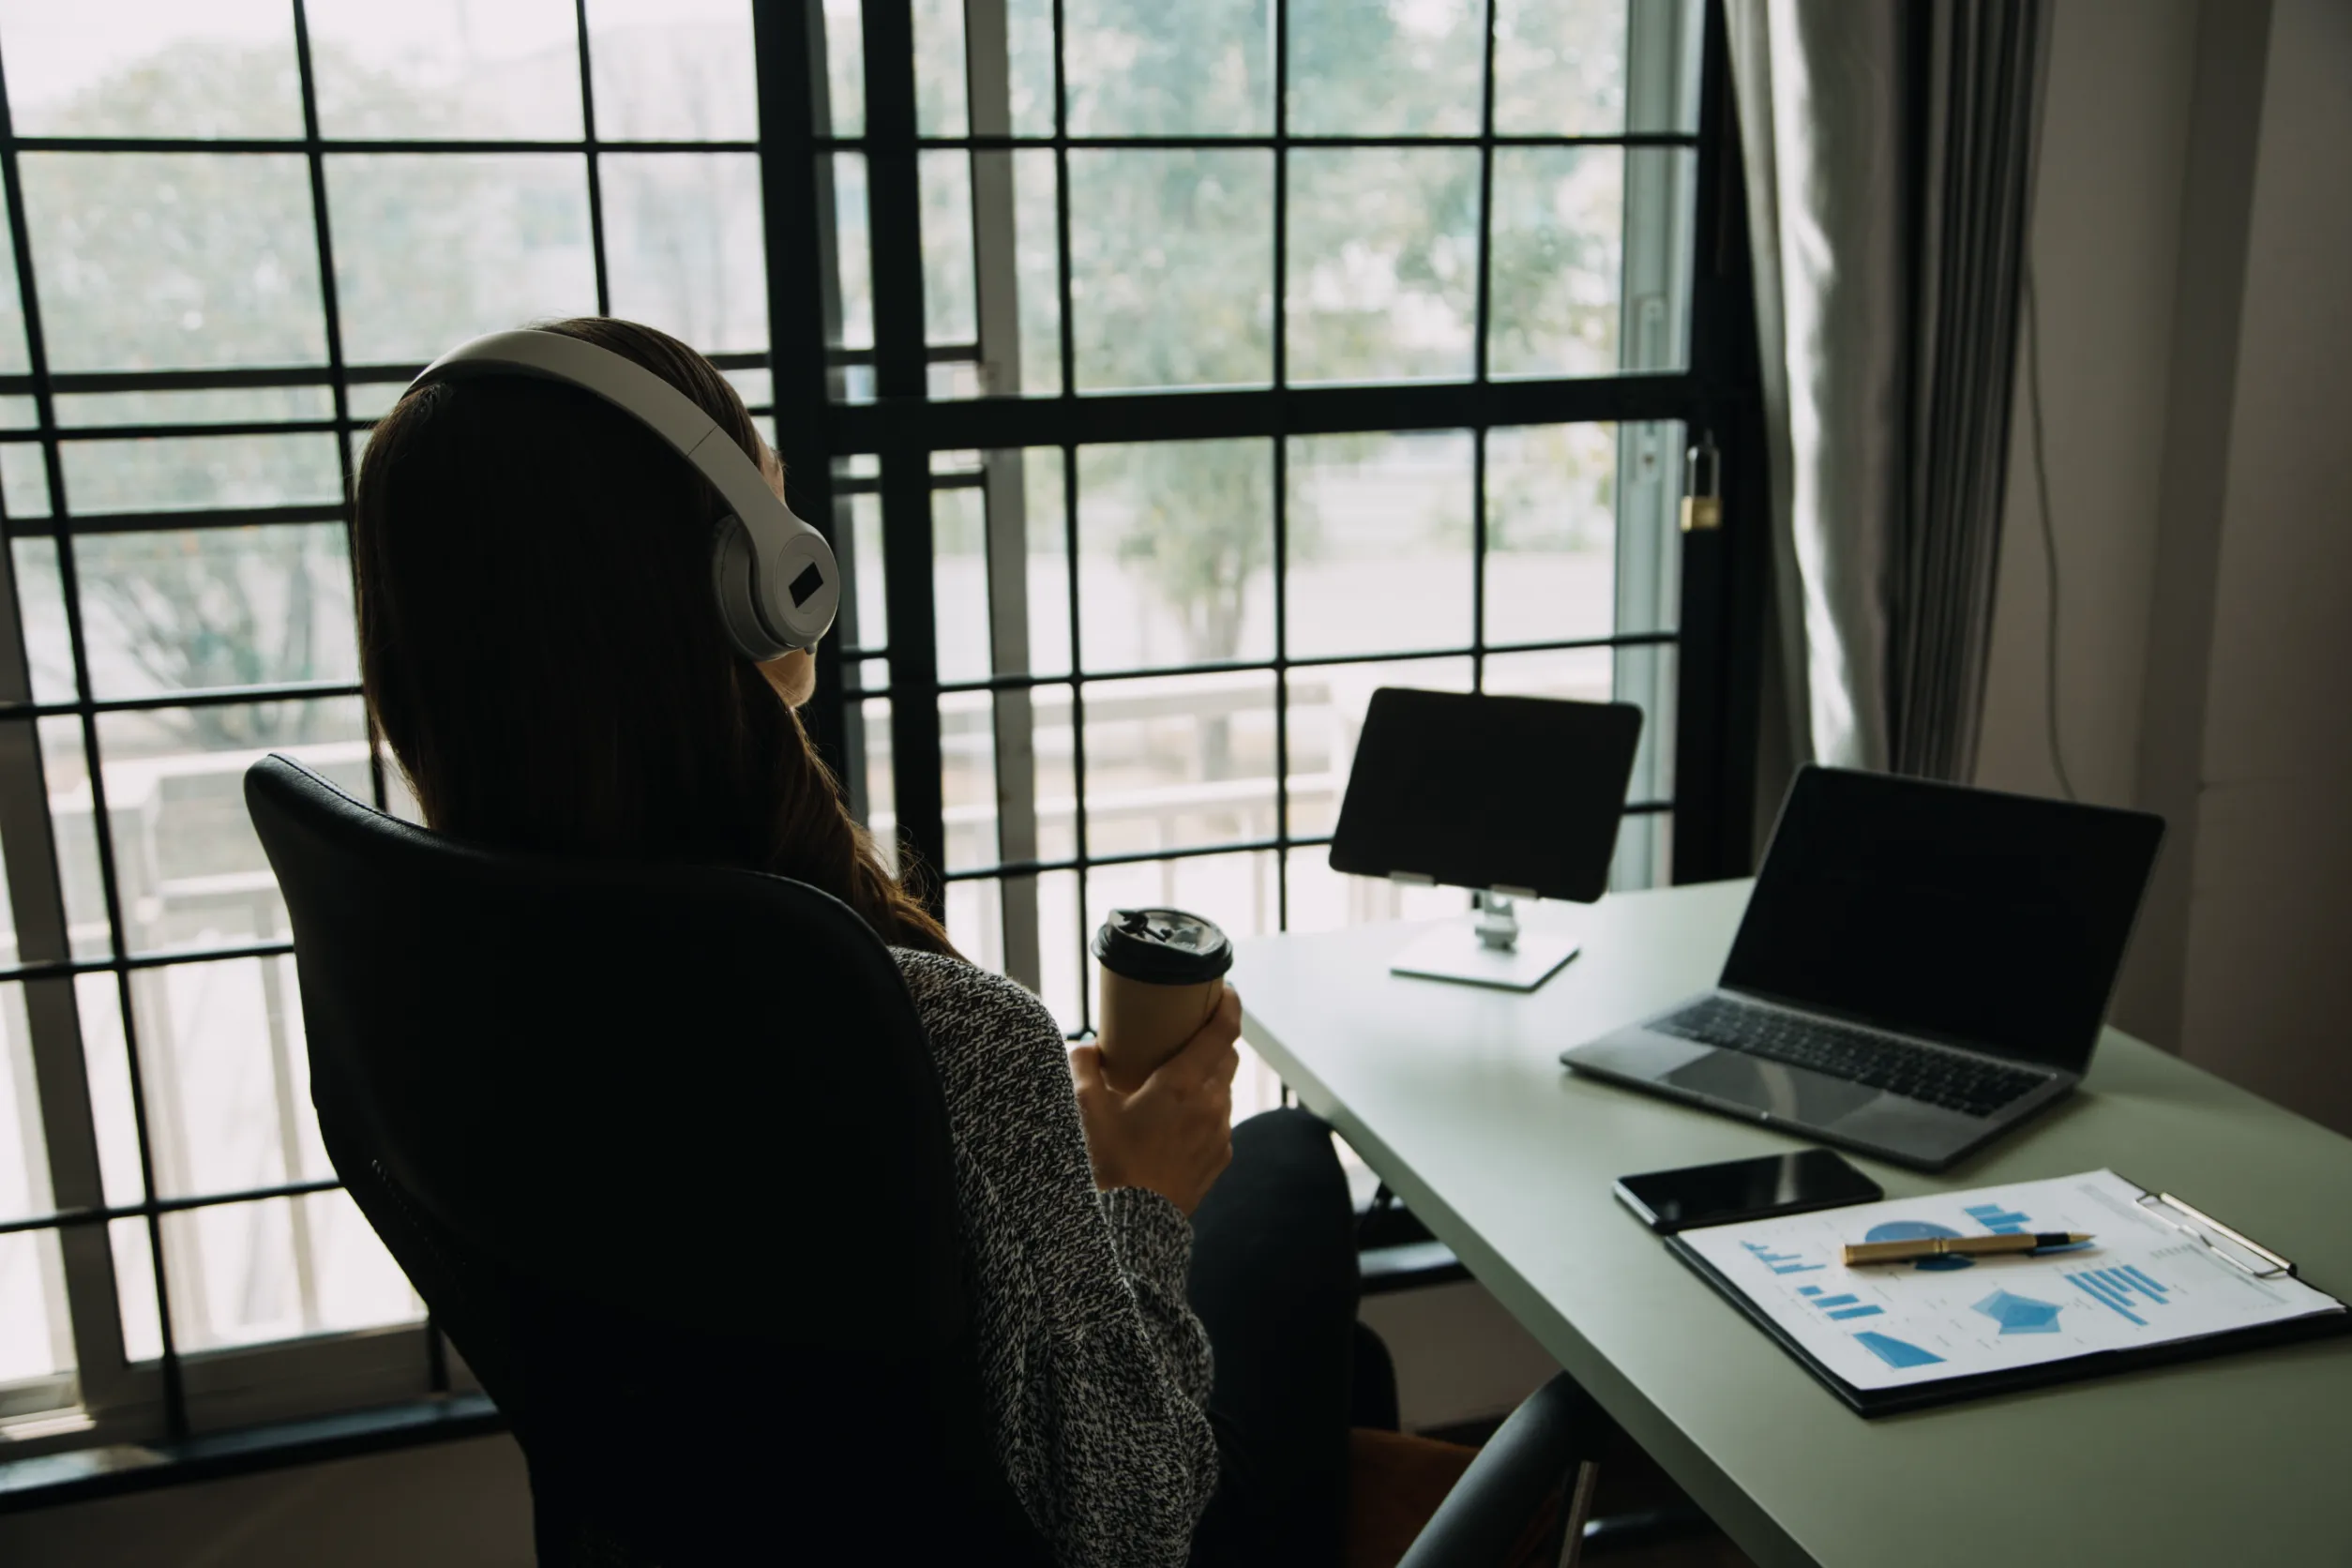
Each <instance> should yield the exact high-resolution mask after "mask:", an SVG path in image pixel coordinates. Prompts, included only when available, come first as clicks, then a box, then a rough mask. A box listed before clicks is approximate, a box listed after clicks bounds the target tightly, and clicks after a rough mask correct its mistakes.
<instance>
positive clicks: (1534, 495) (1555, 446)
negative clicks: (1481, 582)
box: [1485, 425, 1617, 643]
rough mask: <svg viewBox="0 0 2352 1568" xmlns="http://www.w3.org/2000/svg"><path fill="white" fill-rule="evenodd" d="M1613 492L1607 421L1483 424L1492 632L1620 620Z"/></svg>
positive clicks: (1488, 634) (1525, 637)
mask: <svg viewBox="0 0 2352 1568" xmlns="http://www.w3.org/2000/svg"><path fill="white" fill-rule="evenodd" d="M1616 494H1617V438H1616V430H1615V429H1614V428H1613V427H1611V426H1608V425H1529V426H1521V427H1516V428H1508V429H1502V430H1489V431H1488V432H1487V434H1486V561H1485V572H1486V631H1485V641H1488V642H1490V643H1492V642H1558V641H1567V640H1569V639H1572V638H1583V637H1606V636H1607V635H1608V634H1609V633H1610V632H1611V631H1612V630H1613V629H1615V626H1616V622H1617V513H1616Z"/></svg>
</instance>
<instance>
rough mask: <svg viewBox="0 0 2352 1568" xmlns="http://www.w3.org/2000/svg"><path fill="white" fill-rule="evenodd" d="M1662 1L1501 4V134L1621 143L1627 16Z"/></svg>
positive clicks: (1509, 0)
mask: <svg viewBox="0 0 2352 1568" xmlns="http://www.w3.org/2000/svg"><path fill="white" fill-rule="evenodd" d="M1655 3H1656V0H1496V5H1495V129H1496V131H1497V132H1499V133H1500V134H1501V135H1504V136H1613V135H1616V134H1617V133H1618V132H1619V131H1621V130H1622V129H1624V128H1625V13H1626V8H1627V7H1628V5H1629V4H1640V5H1651V4H1655Z"/></svg>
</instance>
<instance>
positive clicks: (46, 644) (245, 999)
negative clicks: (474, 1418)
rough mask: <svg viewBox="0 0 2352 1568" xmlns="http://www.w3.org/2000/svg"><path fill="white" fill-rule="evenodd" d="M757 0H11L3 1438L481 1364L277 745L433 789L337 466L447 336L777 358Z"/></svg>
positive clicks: (356, 785)
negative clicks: (423, 1284)
mask: <svg viewBox="0 0 2352 1568" xmlns="http://www.w3.org/2000/svg"><path fill="white" fill-rule="evenodd" d="M752 38H753V28H752V17H751V13H750V10H749V8H748V7H747V6H746V5H745V4H743V3H741V0H695V3H687V0H584V3H576V0H496V3H495V4H488V3H485V0H411V3H408V4H402V5H395V6H386V5H382V4H378V3H375V0H302V3H299V4H296V3H293V0H148V3H145V4H139V3H134V0H113V3H110V4H109V5H107V6H105V7H103V8H95V7H85V6H61V5H56V4H53V3H49V0H5V3H0V79H4V81H0V86H4V87H5V94H6V98H5V111H4V112H0V113H4V115H5V117H4V118H0V181H5V187H6V207H7V212H6V216H7V222H8V243H7V244H5V245H0V512H5V516H6V530H7V535H8V551H7V553H6V555H5V557H0V577H5V579H6V580H5V582H0V855H4V856H5V861H6V873H7V875H6V881H5V891H6V895H7V898H6V920H5V922H4V923H0V942H5V943H6V946H5V948H0V1432H6V1433H7V1434H8V1436H9V1437H10V1438H13V1439H14V1441H13V1442H9V1441H0V1457H6V1456H8V1455H10V1454H12V1453H16V1452H25V1451H29V1450H30V1449H31V1448H32V1447H33V1446H34V1445H35V1444H36V1443H41V1442H47V1443H59V1442H75V1441H88V1440H90V1439H91V1437H92V1436H93V1435H94V1434H92V1433H91V1432H90V1430H89V1428H90V1427H91V1425H93V1424H96V1425H97V1427H98V1434H95V1435H108V1436H113V1435H121V1434H129V1435H144V1434H151V1433H155V1432H159V1431H163V1430H167V1429H170V1428H172V1427H175V1426H185V1425H197V1426H204V1425H212V1426H218V1425H234V1424H235V1423H237V1422H240V1421H244V1420H249V1419H254V1418H259V1417H265V1416H268V1415H271V1414H276V1413H283V1412H287V1411H291V1410H299V1409H302V1408H305V1407H308V1408H313V1409H315V1408H318V1407H321V1406H332V1405H336V1404H342V1403H358V1402H364V1401H367V1400H370V1399H373V1400H382V1399H384V1398H389V1397H398V1396H400V1395H407V1394H413V1393H423V1392H425V1391H427V1390H428V1389H430V1388H433V1387H435V1386H446V1385H447V1384H448V1382H449V1381H450V1380H451V1379H452V1378H456V1379H460V1380H461V1379H462V1378H463V1369H462V1367H459V1366H453V1365H452V1364H451V1360H450V1358H449V1357H448V1356H446V1355H445V1353H443V1351H442V1348H441V1347H440V1346H439V1344H438V1342H437V1340H436V1339H435V1338H434V1337H433V1336H430V1334H428V1333H427V1332H426V1330H425V1328H424V1326H423V1324H422V1317H423V1314H422V1309H421V1307H420V1305H419V1304H418V1302H417V1300H416V1298H415V1294H414V1293H413V1292H412V1291H411V1290H410V1289H409V1287H408V1284H407V1282H406V1281H405V1280H404V1279H403V1278H402V1277H401V1275H400V1272H399V1270H398V1269H396V1268H395V1267H394V1266H393V1265H392V1263H391V1261H390V1259H388V1257H387V1256H386V1255H385V1254H384V1251H383V1249H382V1248H381V1247H380V1246H379V1245H378V1244H377V1243H376V1241H375V1238H374V1236H373V1234H372V1233H371V1232H370V1231H369V1229H368V1227H367V1225H366V1223H365V1221H364V1220H363V1219H362V1218H361V1216H360V1214H359V1213H358V1211H357V1210H356V1209H355V1208H354V1206H353V1205H352V1203H351V1202H350V1200H349V1199H347V1198H345V1197H344V1196H343V1194H342V1193H341V1192H340V1191H339V1189H338V1188H337V1187H336V1185H335V1184H334V1182H333V1181H332V1179H331V1178H332V1172H331V1171H330V1170H329V1168H328V1167H327V1164H326V1160H325V1156H324V1151H323V1150H322V1148H321V1147H320V1143H319V1138H318V1133H317V1128H316V1124H315V1123H314V1121H313V1119H312V1116H311V1111H310V1105H309V1089H308V1084H307V1063H306V1059H305V1055H304V1049H303V1038H302V1015H301V1009H300V1006H299V1003H298V999H297V996H296V989H295V984H294V967H293V960H292V958H291V957H289V956H288V953H287V942H286V925H285V916H284V911H283V906H282V904H281V903H280V901H279V897H278V894H277V891H276V888H275V886H274V885H273V883H272V881H271V879H270V876H269V874H268V868H267V864H266V862H265V860H264V857H263V854H262V852H261V847H260V845H259V843H258V842H257V841H256V840H255V838H254V837H253V834H252V831H251V828H250V827H249V824H248V822H247V820H246V816H245V808H244V802H243V797H242V794H241V792H240V784H241V776H242V774H243V772H244V770H245V768H246V766H247V765H248V764H249V763H250V762H251V761H254V760H255V759H256V758H257V757H259V756H261V755H262V754H263V753H264V752H265V751H269V750H279V751H283V752H286V753H287V754H289V755H291V756H294V757H296V758H299V759H301V760H302V761H306V762H308V763H309V764H310V765H311V766H313V767H315V768H318V769H319V770H320V771H322V772H323V773H324V774H326V775H327V776H329V777H331V778H334V779H335V780H337V781H338V782H339V783H340V784H341V785H343V786H344V787H345V788H346V789H349V790H352V791H353V792H356V793H358V794H360V795H362V796H363V797H364V798H371V799H374V800H376V801H377V802H379V803H380V804H383V805H384V806H387V807H389V808H391V809H393V810H396V811H401V812H408V813H413V810H414V807H413V806H412V805H411V803H409V802H408V800H407V799H406V798H405V796H404V794H403V792H402V791H401V788H400V779H399V775H398V773H397V771H396V770H392V769H389V768H388V767H387V766H386V765H385V762H384V759H383V758H382V757H381V756H380V755H378V754H377V752H376V751H375V750H374V749H373V748H372V746H371V743H370V737H369V731H368V727H367V724H366V721H365V718H364V716H363V714H362V711H361V704H360V701H359V696H358V685H357V667H358V661H357V656H356V652H355V644H354V638H353V628H352V587H351V574H350V566H349V559H348V553H347V550H346V548H345V533H344V530H345V526H346V512H345V507H344V496H345V494H346V492H347V488H348V485H349V482H350V476H351V472H352V466H353V464H354V462H355V461H356V458H357V454H358V452H359V450H360V449H361V447H362V445H364V443H365V442H366V439H367V430H368V426H369V422H370V420H371V419H372V418H373V417H374V416H375V415H378V414H380V413H381V412H382V411H383V410H384V408H385V407H387V406H388V405H389V404H390V402H391V400H392V399H393V398H394V397H395V396H396V395H397V394H398V393H399V391H400V387H401V385H402V384H404V383H405V382H406V381H407V380H408V379H409V378H410V377H412V376H413V375H415V372H416V371H417V370H418V369H420V368H421V367H422V366H423V364H424V362H425V361H426V360H427V359H429V358H430V357H431V356H432V355H433V354H436V353H438V352H440V351H441V350H442V349H444V348H445V347H447V346H449V345H450V344H451V343H453V342H455V341H457V340H459V339H461V338H464V337H467V336H470V335H472V334H474V333H476V332H482V331H488V330H490V329H492V328H494V327H500V326H510V325H513V324H517V323H519V322H521V321H524V320H528V319H532V318H535V317H547V316H552V315H566V314H584V313H589V312H593V311H596V310H599V309H610V310H611V311H613V312H615V313H619V314H625V315H631V316H638V317H642V318H643V319H645V320H648V321H652V322H656V323H659V324H662V325H664V326H666V327H668V328H670V329H671V330H672V331H674V332H677V333H679V334H681V335H682V336H684V337H686V338H687V339H691V340H692V341H694V342H695V343H697V344H698V345H700V346H701V347H702V348H704V349H706V350H710V351H713V352H714V353H715V354H716V355H717V356H718V358H719V362H720V364H721V365H722V366H725V367H727V368H728V369H729V370H730V372H731V374H733V375H734V376H735V377H736V379H737V380H738V382H739V384H741V385H742V387H743V389H744V391H745V393H746V396H747V397H748V398H749V400H750V401H751V402H752V403H753V405H754V406H755V408H757V409H759V410H760V411H761V413H762V414H763V415H764V414H765V412H766V405H767V404H768V402H769V400H770V397H769V391H768V371H767V369H766V368H765V367H766V366H767V364H768V348H769V332H768V310H767V300H768V294H767V279H766V267H765V263H764V260H763V257H764V243H763V236H762V207H761V188H760V157H759V142H758V129H759V128H758V100H757V91H756V78H755V75H754V70H753V63H752V60H753V51H752Z"/></svg>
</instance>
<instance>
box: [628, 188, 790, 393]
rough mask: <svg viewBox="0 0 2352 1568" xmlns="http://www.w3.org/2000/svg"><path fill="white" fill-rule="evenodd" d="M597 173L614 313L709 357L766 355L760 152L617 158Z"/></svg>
mask: <svg viewBox="0 0 2352 1568" xmlns="http://www.w3.org/2000/svg"><path fill="white" fill-rule="evenodd" d="M599 172H600V173H601V175H602V177H603V182H604V258H605V271H606V277H607V279H608V281H609V283H610V285H611V292H612V313H613V314H614V315H616V316H626V317H628V318H629V319H631V320H633V321H641V322H646V323H650V324H653V325H656V326H658V327H660V328H661V329H662V330H663V331H665V332H668V333H670V334H671V335H672V336H673V337H677V338H681V339H685V340H686V342H688V343H691V344H693V345H694V346H695V347H696V348H698V349H701V351H702V352H703V353H704V354H734V353H743V352H763V351H764V350H765V349H766V348H767V346H768V281H767V274H766V270H765V268H764V266H763V265H762V255H763V246H762V244H761V233H760V159H759V155H757V154H756V153H694V154H690V155H689V154H680V153H636V154H629V153H612V154H608V155H607V156H605V157H604V158H602V159H601V160H600V162H599ZM762 401H764V399H763V400H762Z"/></svg>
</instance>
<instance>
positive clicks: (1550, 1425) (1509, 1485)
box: [1397, 1372, 1609, 1568]
mask: <svg viewBox="0 0 2352 1568" xmlns="http://www.w3.org/2000/svg"><path fill="white" fill-rule="evenodd" d="M1608 1430H1609V1425H1608V1419H1607V1417H1606V1416H1605V1415H1604V1414H1603V1413H1602V1412H1601V1409H1600V1407H1599V1406H1597V1405H1595V1404H1594V1403H1593V1402H1592V1398H1591V1395H1588V1394H1586V1393H1585V1392H1584V1390H1582V1389H1580V1388H1578V1387H1577V1386H1576V1382H1575V1380H1572V1379H1571V1378H1570V1377H1569V1376H1568V1374H1566V1373H1565V1372H1562V1373H1560V1375H1559V1376H1557V1377H1555V1378H1554V1379H1552V1380H1551V1381H1550V1382H1548V1383H1545V1385H1544V1386H1543V1387H1542V1388H1539V1389H1537V1390H1536V1391H1535V1392H1534V1393H1533V1394H1530V1395H1528V1396H1527V1398H1526V1400H1525V1401H1523V1402H1522V1403H1521V1404H1520V1406H1519V1408H1518V1409H1517V1410H1514V1411H1512V1412H1511V1419H1510V1420H1508V1421H1506V1422H1504V1423H1503V1424H1502V1427H1501V1429H1500V1431H1498V1432H1496V1433H1495V1435H1494V1436H1493V1437H1492V1438H1490V1439H1488V1440H1487V1442H1486V1446H1485V1447H1484V1448H1482V1449H1480V1450H1479V1451H1478V1457H1477V1459H1476V1460H1474V1461H1473V1462H1472V1463H1471V1465H1470V1469H1469V1470H1465V1471H1464V1472H1463V1474H1462V1479H1461V1480H1460V1481H1458V1482H1456V1483H1455V1486H1454V1490H1453V1491H1451V1492H1449V1493H1447V1494H1446V1499H1445V1501H1443V1502H1442V1503H1440V1504H1439V1505H1438V1511H1437V1513H1436V1514H1435V1515H1431V1517H1430V1520H1429V1523H1428V1524H1427V1525H1426V1526H1425V1528H1424V1529H1423V1530H1422V1532H1421V1534H1420V1536H1419V1537H1418V1538H1417V1539H1416V1540H1415V1541H1414V1542H1413V1544H1412V1547H1411V1549H1410V1550H1409V1551H1408V1552H1406V1553H1405V1556H1404V1559H1403V1560H1402V1561H1400V1562H1399V1563H1398V1564H1397V1568H1500V1565H1501V1564H1502V1563H1503V1561H1504V1560H1505V1558H1506V1557H1507V1556H1508V1555H1509V1554H1510V1552H1511V1549H1512V1548H1513V1547H1514V1546H1515V1545H1517V1544H1518V1543H1519V1540H1520V1537H1521V1536H1522V1535H1523V1534H1524V1533H1525V1532H1526V1530H1527V1528H1528V1523H1529V1521H1530V1520H1531V1519H1533V1518H1534V1517H1535V1515H1536V1513H1537V1511H1538V1510H1540V1509H1541V1508H1542V1507H1543V1506H1544V1504H1545V1500H1548V1499H1549V1498H1550V1497H1551V1496H1552V1495H1553V1494H1554V1493H1556V1492H1559V1491H1560V1487H1561V1484H1562V1483H1563V1482H1566V1481H1568V1480H1569V1479H1570V1477H1571V1474H1572V1472H1573V1471H1574V1470H1575V1469H1576V1466H1577V1465H1578V1464H1579V1463H1580V1462H1582V1461H1584V1460H1588V1459H1593V1458H1597V1457H1598V1456H1599V1454H1600V1451H1601V1447H1602V1444H1603V1442H1604V1440H1605V1439H1606V1435H1607V1433H1608ZM1566 1506H1567V1502H1566V1500H1565V1499H1564V1498H1563V1499H1562V1500H1561V1507H1562V1508H1563V1509H1565V1508H1566Z"/></svg>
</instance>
